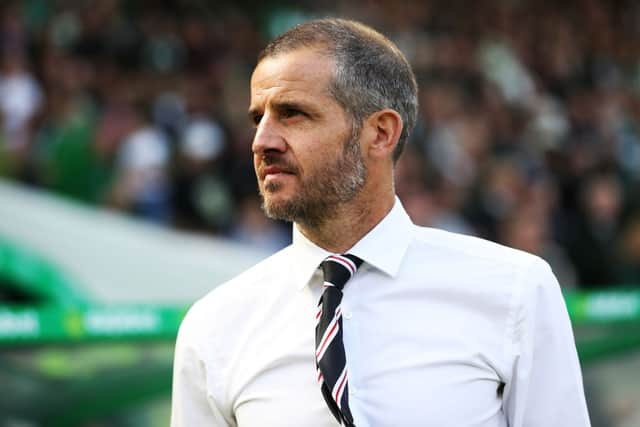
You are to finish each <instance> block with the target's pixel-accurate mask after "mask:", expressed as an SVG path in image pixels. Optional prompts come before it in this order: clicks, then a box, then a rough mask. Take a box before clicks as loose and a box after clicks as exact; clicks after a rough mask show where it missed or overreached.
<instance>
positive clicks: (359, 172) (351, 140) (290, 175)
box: [249, 48, 366, 226]
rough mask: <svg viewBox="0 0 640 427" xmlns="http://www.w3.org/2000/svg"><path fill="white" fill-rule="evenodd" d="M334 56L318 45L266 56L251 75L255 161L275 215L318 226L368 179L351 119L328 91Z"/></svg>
mask: <svg viewBox="0 0 640 427" xmlns="http://www.w3.org/2000/svg"><path fill="white" fill-rule="evenodd" d="M332 73H333V61H332V60H331V59H329V58H327V57H326V56H324V55H322V54H320V53H319V52H318V51H317V50H314V49H306V48H304V49H298V50H294V51H292V52H289V53H284V54H280V55H278V56H275V57H270V58H265V59H264V60H262V61H261V62H260V63H259V64H258V66H257V67H256V69H255V71H254V73H253V76H252V78H251V106H250V108H249V115H250V117H251V119H252V120H253V122H254V124H255V126H256V133H255V137H254V140H253V146H252V149H253V153H254V167H255V170H256V175H257V178H258V185H259V188H260V194H261V195H262V198H263V208H264V210H265V212H266V213H267V215H268V216H270V217H272V218H276V219H284V220H288V221H295V222H297V223H300V224H305V225H308V226H317V225H320V224H322V223H323V222H324V221H325V220H327V219H329V218H331V217H332V214H333V213H334V212H335V207H336V206H338V205H339V204H341V203H346V202H349V201H351V200H352V199H353V198H354V197H355V196H356V195H357V193H358V191H359V190H360V189H361V188H362V186H363V185H364V182H365V179H366V167H365V164H364V162H363V159H362V155H361V152H360V146H359V143H358V138H357V137H356V136H354V135H352V126H351V121H350V120H349V117H348V115H347V114H346V112H345V111H344V110H343V108H342V107H341V106H340V105H339V104H338V103H337V102H336V101H335V100H334V98H333V97H332V96H331V95H330V93H329V91H328V85H329V82H330V79H331V77H332Z"/></svg>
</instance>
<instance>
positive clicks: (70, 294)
mask: <svg viewBox="0 0 640 427" xmlns="http://www.w3.org/2000/svg"><path fill="white" fill-rule="evenodd" d="M0 279H5V281H8V282H10V283H12V284H13V285H14V286H16V287H17V289H18V290H19V291H21V292H23V293H25V294H27V295H29V296H31V297H32V298H33V299H35V300H40V301H46V302H50V303H55V304H58V305H75V304H78V303H80V302H82V301H86V300H87V298H86V295H84V294H83V293H82V292H81V291H80V286H79V285H78V284H76V283H74V282H73V281H72V280H71V279H70V278H69V277H67V276H66V275H64V274H63V273H62V272H61V271H60V270H58V269H57V268H55V267H54V266H53V265H52V264H51V263H49V262H47V261H46V260H45V259H44V258H42V257H41V256H39V255H37V254H35V253H34V252H32V251H29V250H27V249H24V248H22V247H21V246H19V245H15V244H13V243H11V242H9V241H8V240H6V239H3V238H0Z"/></svg>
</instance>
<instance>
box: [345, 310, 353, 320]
mask: <svg viewBox="0 0 640 427" xmlns="http://www.w3.org/2000/svg"><path fill="white" fill-rule="evenodd" d="M352 317H353V313H352V312H350V311H349V312H347V313H345V314H344V318H345V319H347V320H349V319H351V318H352Z"/></svg>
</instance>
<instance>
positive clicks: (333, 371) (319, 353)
mask: <svg viewBox="0 0 640 427" xmlns="http://www.w3.org/2000/svg"><path fill="white" fill-rule="evenodd" d="M361 264H362V260H361V259H360V258H358V257H356V256H354V255H330V256H329V257H327V258H326V259H325V260H324V261H323V262H322V264H320V266H321V267H322V271H323V273H324V285H323V288H324V289H323V292H322V296H321V297H320V302H319V303H318V313H317V314H316V322H317V323H316V368H317V371H318V382H319V383H320V386H321V388H322V396H323V397H324V400H325V402H327V405H328V406H329V409H331V412H332V413H333V415H334V416H335V417H336V419H337V420H338V421H339V422H340V424H344V425H345V426H354V424H353V417H352V416H351V411H350V410H349V389H348V386H347V363H346V362H347V361H346V356H345V352H344V344H343V342H342V310H341V309H340V303H341V301H342V289H343V288H344V285H345V283H347V281H348V280H349V279H350V278H351V276H353V274H354V273H355V272H356V270H357V269H358V267H359V266H360V265H361Z"/></svg>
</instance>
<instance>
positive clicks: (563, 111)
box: [0, 0, 640, 427]
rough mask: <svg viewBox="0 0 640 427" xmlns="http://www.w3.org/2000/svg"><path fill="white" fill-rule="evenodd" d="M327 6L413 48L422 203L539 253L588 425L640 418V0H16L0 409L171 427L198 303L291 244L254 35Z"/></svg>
mask: <svg viewBox="0 0 640 427" xmlns="http://www.w3.org/2000/svg"><path fill="white" fill-rule="evenodd" d="M329 15H330V16H341V17H348V18H355V19H358V20H361V21H363V22H365V23H367V24H369V25H372V26H373V27H375V28H377V29H378V30H380V31H381V32H383V33H384V34H386V35H388V36H389V37H390V38H391V39H392V40H394V41H395V42H396V43H397V44H398V45H399V47H400V48H401V49H402V51H403V52H404V53H405V54H406V55H407V57H408V59H409V60H410V62H411V63H412V64H413V67H414V69H415V72H416V75H417V78H418V81H419V85H420V115H419V122H418V126H417V129H416V131H415V132H414V134H413V136H412V137H411V140H410V141H409V143H408V146H407V148H406V151H405V154H404V155H403V156H402V158H401V160H400V162H399V164H398V168H397V192H398V194H399V196H400V198H401V199H402V201H403V203H404V205H405V207H406V208H407V210H408V211H409V213H410V214H411V216H412V218H413V220H414V221H415V222H416V223H418V224H421V225H426V226H432V227H439V228H444V229H447V230H453V231H458V232H462V233H467V234H473V235H477V236H481V237H484V238H488V239H491V240H494V241H498V242H501V243H504V244H507V245H510V246H513V247H516V248H520V249H523V250H526V251H529V252H532V253H535V254H538V255H540V256H542V257H543V258H545V259H546V260H547V261H548V262H549V263H550V264H551V266H552V267H553V269H554V271H555V273H556V275H557V276H558V278H559V280H560V282H561V285H562V287H563V289H564V291H565V295H566V299H567V303H568V308H569V312H570V315H571V317H572V321H573V323H574V327H575V332H576V339H577V343H578V349H579V352H580V357H581V360H582V363H583V369H584V376H585V386H586V390H587V397H588V400H589V405H590V410H591V414H592V423H593V426H594V427H603V426H613V427H633V426H636V427H637V426H640V374H638V372H640V3H638V2H637V1H635V0H616V1H613V0H612V1H602V0H563V1H538V0H483V1H478V2H470V1H465V0H425V1H419V0H413V1H398V0H353V1H346V0H334V1H329V0H314V1H298V2H293V1H284V0H265V1H262V2H254V1H249V0H243V1H207V0H163V1H151V0H127V1H125V0H120V1H118V0H92V1H80V0H76V1H74V0H23V1H12V0H2V1H1V2H0V396H1V397H0V427H18V426H19V427H27V426H29V427H30V426H68V427H71V426H82V427H88V426H91V427H97V426H114V427H120V426H123V427H126V426H136V427H145V426H153V427H155V426H164V425H167V423H168V417H169V402H170V384H171V358H172V350H173V340H174V339H175V333H176V331H177V327H178V324H179V322H180V319H181V317H182V316H183V315H184V313H185V311H186V309H187V308H188V307H189V305H190V304H191V303H192V302H193V301H194V300H195V299H197V298H198V297H200V296H202V295H204V294H205V293H206V292H207V291H208V290H210V289H212V288H213V287H215V286H216V285H218V284H220V283H221V282H224V281H225V280H227V279H228V278H230V277H232V276H233V275H234V274H236V273H237V272H239V271H241V270H242V269H244V268H246V267H247V266H249V265H251V264H253V263H255V262H256V261H257V260H259V259H262V258H264V257H265V256H267V255H268V254H270V253H272V252H274V251H276V250H277V249H279V248H281V247H283V246H285V245H287V244H288V243H289V241H290V227H289V226H287V225H286V224H282V223H279V222H274V221H270V220H268V219H266V218H265V217H264V216H263V215H262V213H261V210H260V201H259V198H258V197H257V191H256V183H255V177H254V173H253V168H252V160H251V153H250V143H251V138H252V132H253V131H252V127H251V126H250V125H249V123H248V120H247V116H246V110H247V107H248V100H249V91H248V88H249V78H250V73H251V71H252V69H253V67H254V65H255V58H256V54H257V52H258V51H259V49H260V48H261V47H263V46H264V44H265V43H266V42H267V41H268V40H269V39H270V38H272V37H273V36H275V35H277V34H279V33H281V32H282V31H284V30H286V29H287V28H289V27H290V26H291V25H293V24H295V23H298V22H302V21H304V20H307V19H311V18H315V17H324V16H329Z"/></svg>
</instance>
